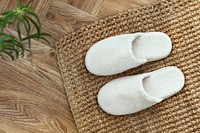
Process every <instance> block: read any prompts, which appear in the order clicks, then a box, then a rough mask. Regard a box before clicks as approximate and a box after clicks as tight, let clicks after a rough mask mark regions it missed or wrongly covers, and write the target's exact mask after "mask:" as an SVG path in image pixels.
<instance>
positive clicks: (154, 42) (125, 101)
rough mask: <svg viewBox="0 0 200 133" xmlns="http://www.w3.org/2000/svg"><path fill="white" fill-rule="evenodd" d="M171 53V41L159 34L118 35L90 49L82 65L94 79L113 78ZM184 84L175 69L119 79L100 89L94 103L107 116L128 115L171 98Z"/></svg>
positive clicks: (180, 74)
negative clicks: (110, 76)
mask: <svg viewBox="0 0 200 133" xmlns="http://www.w3.org/2000/svg"><path fill="white" fill-rule="evenodd" d="M171 49H172V42H171V39H170V38H169V36H168V35H166V34H165V33H162V32H146V33H134V34H124V35H118V36H113V37H110V38H107V39H104V40H102V41H99V42H97V43H96V44H95V45H93V46H92V47H91V48H90V49H89V51H88V52H87V54H86V58H85V64H86V67H87V69H88V71H90V72H91V73H93V74H95V75H98V76H107V75H113V74H117V73H121V72H124V71H126V70H128V69H131V68H134V67H137V66H140V65H142V64H144V63H147V62H150V61H156V60H160V59H163V58H165V57H167V56H168V55H169V53H170V52H171ZM184 82H185V79H184V75H183V73H182V72H181V70H180V69H178V68H177V67H175V66H168V67H164V68H161V69H159V70H155V71H153V72H149V73H143V74H139V75H133V76H127V77H122V78H118V79H115V80H112V81H110V82H108V83H107V84H105V85H104V86H103V87H102V88H101V89H100V91H99V93H98V103H99V105H100V107H101V108H102V109H103V110H104V111H105V112H107V113H109V114H112V115H125V114H131V113H135V112H138V111H140V110H143V109H146V108H148V107H151V106H152V105H154V104H157V103H159V102H161V101H162V100H164V99H166V98H168V97H170V96H172V95H174V94H175V93H177V92H178V91H180V90H181V89H182V88H183V86H184Z"/></svg>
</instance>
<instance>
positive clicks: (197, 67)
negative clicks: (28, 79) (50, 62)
mask: <svg viewBox="0 0 200 133" xmlns="http://www.w3.org/2000/svg"><path fill="white" fill-rule="evenodd" d="M148 31H160V32H165V33H167V34H168V35H169V36H170V38H171V39H172V42H173V49H172V52H171V54H170V55H169V56H168V57H167V58H165V59H163V60H159V61H155V62H151V63H147V64H144V65H142V66H140V67H138V68H134V69H131V70H128V71H126V72H124V73H121V74H117V75H113V76H107V77H100V76H94V75H92V74H91V73H89V72H88V71H87V69H86V67H85V63H84V59H85V55H86V52H87V51H88V49H89V48H90V47H91V46H92V45H93V44H94V43H96V42H98V41H100V40H102V39H104V38H107V37H110V36H114V35H119V34H125V33H134V32H148ZM56 47H57V57H58V64H59V68H60V70H61V73H62V78H63V81H64V85H65V89H66V92H67V96H68V100H69V103H70V106H71V111H72V113H73V116H74V119H75V122H76V125H77V128H78V130H79V132H80V133H134V132H138V133H157V132H158V133H161V132H162V133H163V132H166V133H182V132H184V133H187V132H188V133H193V132H194V133H199V132H200V0H164V1H163V0H161V1H160V2H158V3H155V4H154V5H148V6H145V7H143V8H140V9H138V10H128V11H126V12H123V13H119V14H117V15H114V16H110V17H107V18H105V19H103V20H99V21H96V22H95V23H92V24H90V25H88V26H86V27H83V28H81V29H80V30H78V31H76V32H74V33H71V34H68V35H66V36H64V37H63V38H61V39H59V41H58V42H57V43H56ZM165 66H177V67H178V68H180V69H181V70H182V71H183V72H184V75H185V79H186V82H185V86H184V88H183V89H182V90H181V91H180V92H179V93H177V94H176V95H174V96H172V97H170V98H168V99H166V100H164V101H163V102H161V103H159V104H156V105H154V106H152V107H150V108H148V109H145V110H143V111H140V112H138V113H134V114H131V115H126V116H112V115H109V114H106V113H105V112H104V111H103V110H102V109H100V108H99V106H98V103H97V94H98V91H99V89H100V88H101V87H102V86H103V85H104V84H105V83H107V82H109V81H111V80H112V79H116V78H119V77H123V76H128V75H134V74H141V73H144V72H150V71H153V70H156V69H159V68H162V67H165ZM133 102H134V101H133Z"/></svg>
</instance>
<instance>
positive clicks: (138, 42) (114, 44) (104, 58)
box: [85, 32, 172, 76]
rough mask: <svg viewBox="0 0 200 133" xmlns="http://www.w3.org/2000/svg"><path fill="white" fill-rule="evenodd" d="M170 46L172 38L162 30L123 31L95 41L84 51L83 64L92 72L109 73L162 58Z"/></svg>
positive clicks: (168, 51) (101, 74) (169, 49)
mask: <svg viewBox="0 0 200 133" xmlns="http://www.w3.org/2000/svg"><path fill="white" fill-rule="evenodd" d="M171 48H172V42H171V39H170V38H169V36H168V35H166V34H165V33H162V32H146V33H134V34H123V35H118V36H113V37H109V38H106V39H104V40H102V41H99V42H97V43H96V44H94V45H93V46H92V47H91V48H90V49H89V50H88V52H87V54H86V58H85V65H86V68H87V69H88V71H90V72H91V73H93V74H95V75H99V76H106V75H112V74H117V73H121V72H123V71H126V70H128V69H130V68H134V67H137V66H139V65H142V64H144V63H147V62H150V61H155V60H159V59H162V58H165V57H167V56H168V55H169V53H170V51H171Z"/></svg>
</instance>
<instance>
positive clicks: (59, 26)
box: [0, 0, 158, 133]
mask: <svg viewBox="0 0 200 133" xmlns="http://www.w3.org/2000/svg"><path fill="white" fill-rule="evenodd" d="M156 1H158V0H31V6H33V7H34V8H35V11H36V12H37V13H38V15H39V17H40V19H41V21H42V27H43V31H45V32H48V33H50V34H51V35H52V36H51V37H50V38H49V40H50V42H51V46H49V45H47V44H43V43H41V42H37V41H34V42H33V45H32V49H31V50H32V52H31V53H27V54H26V56H25V58H23V59H19V60H17V61H15V62H8V61H7V62H5V61H0V133H1V132H2V133H5V132H6V133H76V132H77V129H76V126H75V124H74V120H73V117H72V115H71V112H70V108H69V104H68V102H67V97H66V94H65V91H64V87H63V83H62V79H61V75H60V72H59V69H58V66H57V64H56V57H55V56H56V55H55V47H54V43H55V41H57V40H58V39H59V37H61V36H63V35H64V34H68V33H70V32H73V31H76V30H77V29H79V28H81V27H82V26H84V25H87V24H90V23H92V22H94V21H96V20H98V19H101V18H104V17H106V16H109V15H112V14H115V13H118V12H121V11H124V10H127V9H129V8H135V9H137V8H139V7H141V6H144V5H147V4H150V3H153V2H156ZM22 2H23V3H27V2H28V0H22ZM15 4H16V0H0V13H2V12H3V11H7V10H11V9H13V7H14V6H15ZM9 28H12V27H9ZM11 32H14V31H11Z"/></svg>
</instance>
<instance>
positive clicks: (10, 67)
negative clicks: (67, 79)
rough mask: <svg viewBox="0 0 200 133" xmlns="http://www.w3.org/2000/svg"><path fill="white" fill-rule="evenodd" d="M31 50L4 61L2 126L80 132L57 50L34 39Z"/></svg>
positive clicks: (0, 72)
mask: <svg viewBox="0 0 200 133" xmlns="http://www.w3.org/2000/svg"><path fill="white" fill-rule="evenodd" d="M31 51H32V52H31V53H28V52H27V53H26V55H25V57H24V58H23V59H19V60H16V61H14V62H8V61H6V62H5V61H0V75H1V80H0V129H1V130H3V131H5V132H8V133H10V132H19V133H23V132H24V133H26V132H30V133H38V132H39V133H46V132H49V133H63V132H77V131H76V126H75V124H74V120H73V117H72V115H71V112H70V109H69V104H68V102H67V97H66V95H65V91H64V87H63V83H62V79H61V75H60V73H59V69H58V66H57V64H56V56H55V49H53V48H51V47H49V46H47V45H44V44H42V43H39V42H37V41H33V45H32V48H31Z"/></svg>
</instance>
